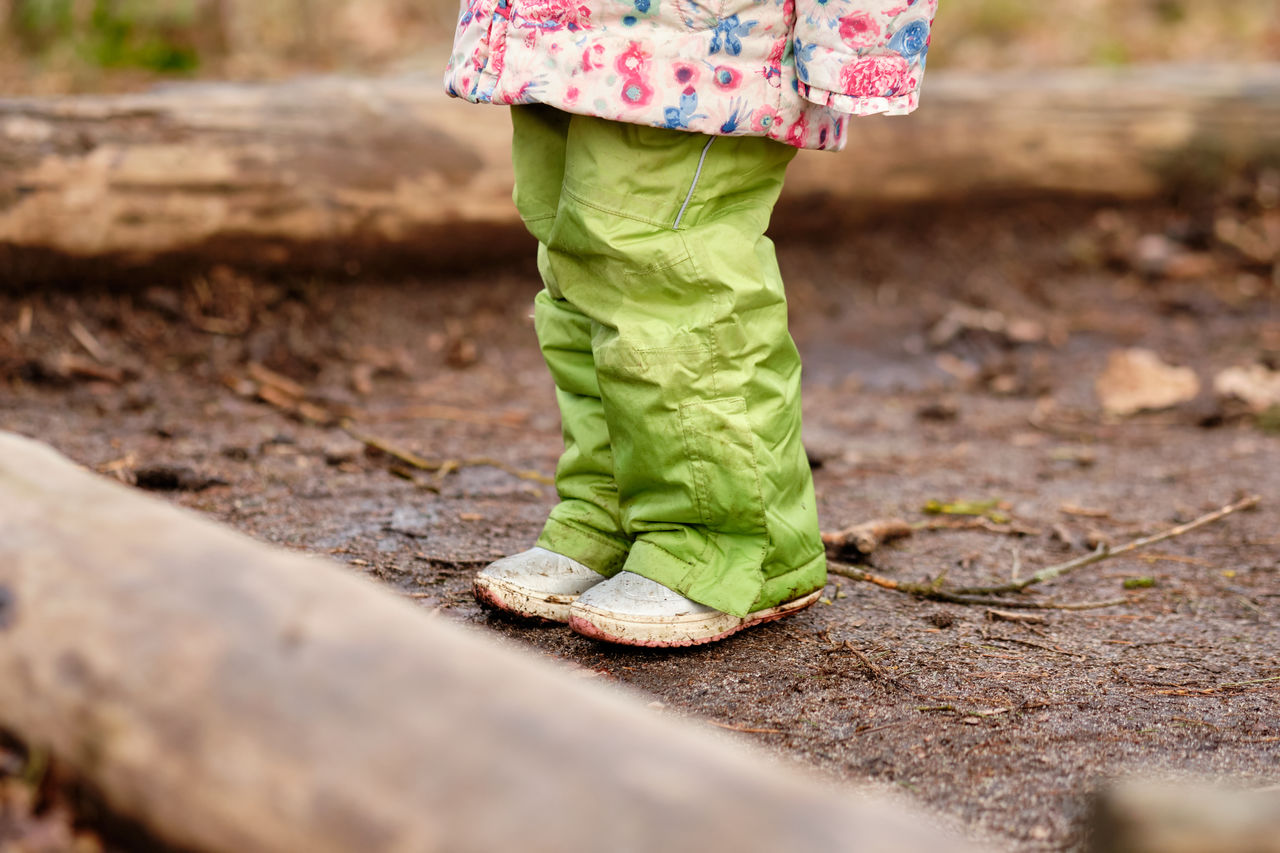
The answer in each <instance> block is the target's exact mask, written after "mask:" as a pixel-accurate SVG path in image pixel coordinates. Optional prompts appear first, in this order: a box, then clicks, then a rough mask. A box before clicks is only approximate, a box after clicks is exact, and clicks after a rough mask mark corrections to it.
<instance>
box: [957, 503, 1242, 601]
mask: <svg viewBox="0 0 1280 853" xmlns="http://www.w3.org/2000/svg"><path fill="white" fill-rule="evenodd" d="M1261 500H1262V498H1261V497H1260V496H1258V495H1250V496H1249V497H1247V498H1244V499H1243V500H1239V501H1236V502H1235V503H1233V504H1229V505H1227V506H1224V507H1222V508H1221V509H1218V510H1214V511H1213V512H1211V513H1208V514H1207V515H1202V516H1200V517H1199V518H1197V519H1195V520H1194V521H1189V522H1187V523H1186V524H1179V525H1177V526H1175V527H1170V528H1169V529H1168V530H1165V531H1162V532H1160V533H1157V534H1154V535H1152V536H1146V537H1144V538H1141V539H1134V540H1133V541H1131V542H1127V543H1125V544H1124V545H1121V546H1120V547H1118V548H1109V547H1108V546H1106V545H1099V546H1098V548H1097V550H1095V551H1094V552H1093V553H1091V554H1087V555H1085V556H1083V557H1077V558H1076V559H1074V560H1068V561H1067V562H1065V563H1058V564H1057V565H1055V566H1049V567H1048V568H1044V569H1041V570H1040V571H1038V572H1036V573H1035V574H1033V575H1030V576H1029V577H1026V578H1023V579H1022V580H1019V581H1011V582H1010V583H1005V584H1000V585H998V586H969V587H959V588H957V589H954V590H951V592H952V593H954V594H956V595H998V594H1000V593H1005V592H1022V591H1023V590H1024V589H1026V588H1027V587H1029V586H1033V585H1035V584H1038V583H1043V582H1044V581H1047V580H1052V579H1053V578H1057V577H1061V576H1062V575H1065V574H1068V573H1069V572H1073V571H1075V570H1076V569H1080V568H1083V567H1085V566H1090V565H1093V564H1094V563H1100V562H1102V561H1103V560H1107V559H1110V558H1112V557H1119V556H1121V555H1123V554H1128V553H1130V552H1132V551H1137V550H1138V549H1140V548H1146V547H1147V546H1149V545H1154V544H1156V543H1157V542H1164V541H1165V540H1166V539H1173V538H1174V537H1175V536H1182V535H1183V534H1184V533H1190V532H1191V531H1192V530H1195V529H1197V528H1200V527H1204V526H1205V525H1206V524H1212V523H1213V522H1215V521H1218V520H1220V519H1223V518H1226V517H1227V516H1228V515H1231V514H1232V513H1234V512H1239V511H1241V510H1245V509H1250V508H1252V507H1255V506H1257V505H1258V503H1259V502H1260V501H1261Z"/></svg>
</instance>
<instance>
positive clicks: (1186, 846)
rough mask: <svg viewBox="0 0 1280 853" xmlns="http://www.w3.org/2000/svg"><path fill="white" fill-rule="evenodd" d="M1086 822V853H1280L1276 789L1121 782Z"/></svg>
mask: <svg viewBox="0 0 1280 853" xmlns="http://www.w3.org/2000/svg"><path fill="white" fill-rule="evenodd" d="M1090 823H1091V827H1090V829H1091V831H1090V836H1091V837H1090V845H1089V850H1090V853H1280V789H1276V788H1274V787H1273V788H1271V789H1269V790H1253V791H1249V790H1241V789H1238V788H1226V787H1221V786H1211V785H1208V784H1201V785H1193V784H1182V785H1170V784H1160V783H1157V782H1151V781H1141V780H1127V781H1120V782H1115V783H1113V784H1111V785H1108V786H1106V787H1104V788H1103V789H1101V790H1100V791H1099V792H1098V793H1097V794H1096V795H1095V797H1094V802H1093V806H1092V816H1091V819H1090Z"/></svg>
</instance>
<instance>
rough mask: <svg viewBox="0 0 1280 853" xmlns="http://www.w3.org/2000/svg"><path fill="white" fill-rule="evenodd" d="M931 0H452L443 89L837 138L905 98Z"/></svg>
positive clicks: (726, 130) (900, 106)
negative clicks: (454, 15)
mask: <svg viewBox="0 0 1280 853" xmlns="http://www.w3.org/2000/svg"><path fill="white" fill-rule="evenodd" d="M937 5H938V0H463V9H462V17H461V19H460V20H459V22H458V31H457V36H456V38H455V41H454V47H453V55H452V56H451V57H450V60H449V67H448V70H447V72H446V75H445V88H446V90H447V91H448V92H449V94H451V95H454V96H456V97H460V98H465V99H467V100H469V101H474V102H477V103H493V104H526V103H542V104H549V105H551V106H554V107H558V108H559V109H562V110H566V111H568V112H573V113H581V114H585V115H593V116H599V117H601V118H607V119H612V120H616V121H625V122H631V123H635V124H647V125H654V126H657V127H668V128H676V129H680V130H688V131H694V132H698V133H706V134H712V135H753V136H766V137H769V138H771V139H776V140H779V141H782V142H786V143H788V144H790V145H794V146H796V147H797V148H822V149H827V150H837V149H840V148H843V147H844V143H845V124H846V121H847V119H848V117H849V116H851V115H856V116H862V115H872V114H875V113H888V114H891V115H902V114H906V113H909V112H911V111H912V110H914V109H915V108H916V106H917V104H918V102H919V93H920V80H921V77H922V76H923V74H924V67H925V57H926V55H927V54H928V52H929V30H930V27H931V26H932V23H933V16H934V13H935V12H936V11H937Z"/></svg>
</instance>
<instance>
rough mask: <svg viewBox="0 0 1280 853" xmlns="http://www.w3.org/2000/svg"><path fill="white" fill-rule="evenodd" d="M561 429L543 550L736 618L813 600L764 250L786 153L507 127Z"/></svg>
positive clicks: (552, 122)
mask: <svg viewBox="0 0 1280 853" xmlns="http://www.w3.org/2000/svg"><path fill="white" fill-rule="evenodd" d="M511 116H512V123H513V126H514V138H513V139H514V146H513V148H514V162H515V172H516V190H515V200H516V206H517V207H518V208H519V211H520V215H521V217H522V218H523V219H524V222H525V224H526V226H527V227H528V229H529V231H530V232H531V233H532V234H533V236H534V237H536V238H537V240H538V242H539V250H538V267H539V270H540V272H541V274H542V278H543V282H544V284H545V289H544V290H543V291H542V292H541V293H539V294H538V296H537V299H536V308H535V315H534V316H535V324H536V328H537V333H538V341H539V343H540V345H541V347H542V352H543V355H544V356H545V358H546V362H547V366H548V367H549V368H550V369H551V375H552V377H553V378H554V380H555V384H556V389H557V392H556V393H557V399H558V402H559V405H560V412H561V416H562V419H563V425H564V443H565V450H564V455H563V456H562V457H561V459H560V464H559V466H558V468H557V470H556V487H557V490H558V491H559V494H560V498H561V501H560V503H559V504H558V505H557V506H556V507H555V509H554V510H553V511H552V512H551V516H550V518H549V519H548V521H547V524H546V527H545V528H544V529H543V531H542V535H541V537H540V538H539V540H538V544H539V545H541V546H542V547H544V548H547V549H549V550H552V551H555V552H557V553H560V554H564V555H565V556H568V557H572V558H573V559H575V560H578V561H579V562H582V563H584V564H585V565H588V566H590V567H591V568H593V569H595V570H596V571H599V572H600V573H601V574H604V575H613V574H615V573H617V572H618V571H621V570H623V569H626V570H627V571H632V572H636V573H637V574H640V575H643V576H645V577H647V578H650V579H652V580H655V581H657V582H658V583H661V584H663V585H664V586H666V587H668V588H670V589H674V590H676V591H678V592H680V593H681V594H683V595H685V596H687V597H689V598H691V599H693V600H695V601H698V602H701V603H703V604H706V605H709V606H711V607H715V608H717V609H719V610H723V611H725V612H728V613H733V614H735V615H739V616H741V615H745V614H746V613H747V612H749V611H752V610H758V609H760V608H764V607H772V606H774V605H776V604H779V603H781V602H783V601H787V600H789V599H791V598H794V597H796V596H797V595H803V594H806V593H808V592H811V591H812V590H814V589H817V588H819V587H821V586H822V585H823V583H824V582H825V579H826V563H825V559H824V556H823V547H822V542H821V539H820V536H819V532H818V519H817V513H816V510H815V507H814V494H813V478H812V475H811V474H810V471H809V465H808V461H807V460H806V458H805V452H804V447H803V445H802V444H801V440H800V357H799V354H798V352H797V351H796V347H795V343H794V342H793V341H792V339H791V335H790V333H789V332H788V330H787V306H786V299H785V296H784V294H783V286H782V279H781V276H780V275H779V273H778V265H777V260H776V258H775V255H774V250H773V244H772V243H771V242H770V240H769V239H768V238H767V237H765V236H764V231H765V228H766V226H767V225H768V222H769V216H770V213H771V212H772V209H773V205H774V203H775V202H776V201H777V198H778V194H779V192H780V191H781V189H782V181H783V175H784V173H785V171H786V168H787V164H788V163H789V162H790V161H791V159H792V157H793V156H794V155H795V150H794V149H792V148H790V147H789V146H786V145H782V144H780V143H777V142H773V141H770V140H767V139H763V138H760V137H747V136H724V137H710V136H704V135H701V134H695V133H686V132H682V131H677V130H665V129H661V128H653V127H647V126H642V125H632V124H624V123H620V122H611V121H607V120H604V119H599V118H593V117H587V116H578V115H570V114H568V113H564V112H560V111H558V110H555V109H552V108H550V107H545V106H536V105H535V106H520V107H514V108H512V110H511Z"/></svg>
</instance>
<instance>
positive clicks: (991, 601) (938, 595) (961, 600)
mask: <svg viewBox="0 0 1280 853" xmlns="http://www.w3.org/2000/svg"><path fill="white" fill-rule="evenodd" d="M827 571H828V572H830V573H831V574H833V575H840V576H841V577H845V578H849V579H851V580H855V581H866V582H867V583H871V584H875V585H876V586H878V587H880V588H881V589H890V590H893V591H894V592H902V593H906V594H907V595H912V596H915V597H916V598H924V599H928V600H929V601H945V602H948V603H950V604H969V605H975V606H985V607H1008V608H1013V609H1016V610H1096V609H1099V608H1102V607H1116V606H1118V605H1121V604H1127V603H1128V602H1129V599H1127V598H1109V599H1106V600H1105V601H1016V600H1009V599H1005V598H991V597H985V596H973V595H958V594H957V593H955V592H952V591H951V590H948V589H946V588H945V587H942V586H938V585H935V584H923V583H910V582H909V581H896V580H894V579H893V578H886V577H884V576H883V575H877V574H875V573H873V572H868V571H866V570H865V569H860V568H858V567H857V566H846V565H844V564H842V563H834V562H831V561H828V562H827Z"/></svg>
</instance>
